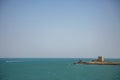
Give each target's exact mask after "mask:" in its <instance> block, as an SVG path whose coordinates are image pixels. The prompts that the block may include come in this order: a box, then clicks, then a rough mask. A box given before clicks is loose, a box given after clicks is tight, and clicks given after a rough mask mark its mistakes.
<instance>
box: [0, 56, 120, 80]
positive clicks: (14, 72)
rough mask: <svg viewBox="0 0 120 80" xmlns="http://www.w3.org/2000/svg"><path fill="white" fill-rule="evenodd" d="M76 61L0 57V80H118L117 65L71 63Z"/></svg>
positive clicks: (74, 59)
mask: <svg viewBox="0 0 120 80" xmlns="http://www.w3.org/2000/svg"><path fill="white" fill-rule="evenodd" d="M82 60H83V61H90V60H92V59H91V58H83V59H82ZM106 60H107V61H120V59H106ZM77 61H79V59H78V58H0V80H120V66H119V65H85V64H73V63H74V62H77Z"/></svg>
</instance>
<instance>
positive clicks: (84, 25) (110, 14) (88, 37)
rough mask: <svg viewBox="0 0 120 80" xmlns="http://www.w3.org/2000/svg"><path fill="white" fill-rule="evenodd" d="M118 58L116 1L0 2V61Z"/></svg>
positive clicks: (118, 6) (119, 36)
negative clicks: (0, 59) (7, 59)
mask: <svg viewBox="0 0 120 80" xmlns="http://www.w3.org/2000/svg"><path fill="white" fill-rule="evenodd" d="M101 55H103V56H104V57H106V58H120V1H119V0H0V58H96V57H97V56H101Z"/></svg>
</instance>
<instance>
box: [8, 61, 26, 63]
mask: <svg viewBox="0 0 120 80" xmlns="http://www.w3.org/2000/svg"><path fill="white" fill-rule="evenodd" d="M6 62H7V63H15V62H24V61H6Z"/></svg>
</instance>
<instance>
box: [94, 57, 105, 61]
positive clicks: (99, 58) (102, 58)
mask: <svg viewBox="0 0 120 80" xmlns="http://www.w3.org/2000/svg"><path fill="white" fill-rule="evenodd" d="M92 62H104V57H103V56H98V58H97V59H95V60H92Z"/></svg>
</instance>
